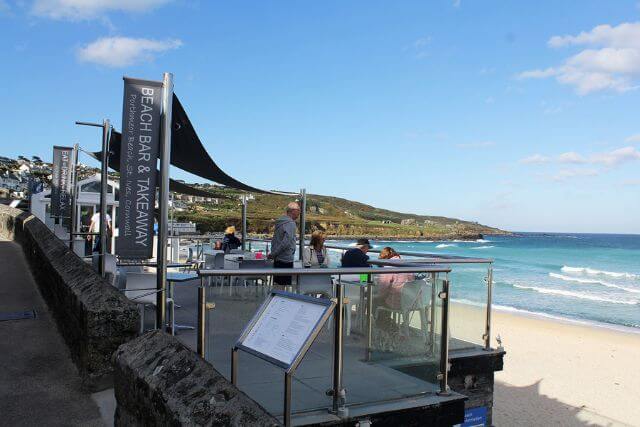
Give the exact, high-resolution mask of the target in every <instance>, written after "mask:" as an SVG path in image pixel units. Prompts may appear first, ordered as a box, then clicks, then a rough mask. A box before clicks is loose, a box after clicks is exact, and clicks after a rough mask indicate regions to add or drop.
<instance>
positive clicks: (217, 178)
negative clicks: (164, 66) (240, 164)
mask: <svg viewBox="0 0 640 427" xmlns="http://www.w3.org/2000/svg"><path fill="white" fill-rule="evenodd" d="M172 114H173V127H172V133H171V164H172V165H174V166H176V167H178V168H180V169H182V170H184V171H186V172H190V173H192V174H194V175H197V176H199V177H200V178H204V179H208V180H211V181H213V182H217V183H218V184H222V185H226V186H227V187H231V188H235V189H237V190H244V191H251V192H254V193H271V191H266V190H261V189H259V188H255V187H251V186H249V185H247V184H244V183H242V182H240V181H238V180H237V179H235V178H233V177H231V176H229V175H227V174H226V173H225V172H224V171H223V170H222V169H220V167H219V166H218V165H217V164H216V163H215V162H214V161H213V159H212V158H211V156H209V153H207V150H205V148H204V146H203V145H202V142H201V141H200V138H198V134H197V133H196V131H195V129H194V128H193V125H192V124H191V121H190V120H189V117H188V116H187V113H186V112H185V111H184V108H183V107H182V104H181V103H180V100H178V97H177V96H176V95H175V94H174V95H173V112H172Z"/></svg>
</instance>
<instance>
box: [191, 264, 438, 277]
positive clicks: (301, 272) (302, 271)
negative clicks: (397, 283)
mask: <svg viewBox="0 0 640 427" xmlns="http://www.w3.org/2000/svg"><path fill="white" fill-rule="evenodd" d="M449 272H451V268H449V267H445V266H430V267H425V266H416V267H386V268H370V267H344V268H247V269H224V270H199V271H198V275H200V276H203V277H208V276H311V275H326V274H331V275H339V276H342V275H346V274H398V273H449Z"/></svg>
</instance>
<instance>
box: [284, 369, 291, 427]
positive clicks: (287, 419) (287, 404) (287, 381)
mask: <svg viewBox="0 0 640 427" xmlns="http://www.w3.org/2000/svg"><path fill="white" fill-rule="evenodd" d="M284 425H285V427H290V426H291V374H290V373H289V372H285V373H284Z"/></svg>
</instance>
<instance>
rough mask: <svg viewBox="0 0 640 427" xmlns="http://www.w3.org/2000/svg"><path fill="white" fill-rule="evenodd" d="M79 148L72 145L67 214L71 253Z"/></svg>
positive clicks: (74, 230) (74, 227)
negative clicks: (68, 210) (68, 209)
mask: <svg viewBox="0 0 640 427" xmlns="http://www.w3.org/2000/svg"><path fill="white" fill-rule="evenodd" d="M79 149H80V147H79V145H78V143H75V144H73V166H72V169H71V173H72V174H73V175H72V176H71V212H70V214H69V217H70V218H69V249H70V250H71V251H73V243H74V242H75V238H76V209H77V198H78V189H77V188H76V185H77V184H78V151H79Z"/></svg>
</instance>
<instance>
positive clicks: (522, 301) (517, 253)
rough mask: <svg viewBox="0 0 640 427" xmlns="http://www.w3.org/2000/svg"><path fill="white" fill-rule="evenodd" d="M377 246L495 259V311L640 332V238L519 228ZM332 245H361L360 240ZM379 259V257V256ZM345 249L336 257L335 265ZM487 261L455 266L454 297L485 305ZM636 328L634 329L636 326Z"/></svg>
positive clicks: (374, 242) (333, 258)
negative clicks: (510, 231)
mask: <svg viewBox="0 0 640 427" xmlns="http://www.w3.org/2000/svg"><path fill="white" fill-rule="evenodd" d="M371 243H372V244H373V245H374V249H382V248H383V247H385V246H391V247H393V248H394V249H395V250H397V251H411V252H425V253H435V254H448V255H462V256H469V257H482V258H490V259H492V260H493V261H494V264H493V281H494V294H493V308H494V309H496V310H505V311H514V312H522V313H525V314H532V315H539V316H545V317H553V318H559V319H566V320H569V321H577V322H581V323H590V324H594V325H600V326H609V327H614V328H621V329H625V330H632V331H635V332H639V333H640V235H623V234H567V233H518V234H516V235H513V236H485V237H484V238H483V239H479V240H475V241H473V240H472V241H458V240H453V241H444V242H443V241H438V242H430V241H372V242H371ZM327 244H335V245H341V246H343V245H346V246H348V245H352V246H353V245H354V244H355V243H354V242H352V241H344V240H341V241H327ZM372 255H373V257H375V256H376V255H375V254H372ZM339 257H340V253H338V252H333V253H332V254H331V255H330V258H331V260H332V264H337V263H338V262H339ZM486 276H487V268H486V266H483V265H471V266H461V265H456V266H454V269H453V272H452V273H451V287H452V291H451V298H452V300H454V301H458V302H462V303H467V304H473V305H480V306H482V305H484V304H485V303H486V298H487V288H486V284H485V281H484V279H485V277H486ZM628 328H631V329H628Z"/></svg>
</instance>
